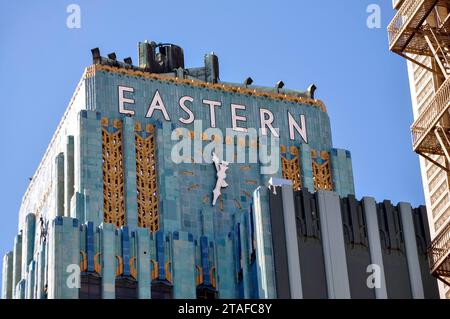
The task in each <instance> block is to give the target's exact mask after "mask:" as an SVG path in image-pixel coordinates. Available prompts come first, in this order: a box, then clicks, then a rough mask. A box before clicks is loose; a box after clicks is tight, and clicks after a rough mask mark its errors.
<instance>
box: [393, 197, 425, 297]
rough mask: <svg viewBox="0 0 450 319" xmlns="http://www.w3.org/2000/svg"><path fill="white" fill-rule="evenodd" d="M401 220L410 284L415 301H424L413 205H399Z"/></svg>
mask: <svg viewBox="0 0 450 319" xmlns="http://www.w3.org/2000/svg"><path fill="white" fill-rule="evenodd" d="M398 208H399V212H400V218H401V221H402V229H403V237H404V240H405V249H406V260H407V262H408V272H409V282H410V284H411V293H412V297H413V298H414V299H424V291H423V283H422V274H421V271H420V264H419V254H418V252H417V242H416V232H415V230H414V221H413V217H412V209H411V205H410V204H408V203H399V204H398Z"/></svg>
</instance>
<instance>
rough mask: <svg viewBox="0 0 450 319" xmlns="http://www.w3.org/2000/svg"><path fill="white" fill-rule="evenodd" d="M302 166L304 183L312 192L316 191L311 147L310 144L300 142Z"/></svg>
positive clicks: (304, 186)
mask: <svg viewBox="0 0 450 319" xmlns="http://www.w3.org/2000/svg"><path fill="white" fill-rule="evenodd" d="M300 166H301V171H302V185H303V188H306V189H307V190H309V191H310V192H314V191H315V190H314V176H313V170H312V157H311V148H310V147H309V145H308V144H300Z"/></svg>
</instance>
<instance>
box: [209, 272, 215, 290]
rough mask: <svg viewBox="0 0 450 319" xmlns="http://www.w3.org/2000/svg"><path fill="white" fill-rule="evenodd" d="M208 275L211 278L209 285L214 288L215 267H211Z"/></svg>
mask: <svg viewBox="0 0 450 319" xmlns="http://www.w3.org/2000/svg"><path fill="white" fill-rule="evenodd" d="M209 276H210V278H211V286H213V287H214V289H215V288H216V267H212V268H211V270H210V272H209Z"/></svg>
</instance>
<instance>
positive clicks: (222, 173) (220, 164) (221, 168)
mask: <svg viewBox="0 0 450 319" xmlns="http://www.w3.org/2000/svg"><path fill="white" fill-rule="evenodd" d="M212 155H213V157H212V160H213V162H214V165H215V166H216V171H217V183H216V187H215V188H214V191H213V196H214V198H213V206H216V202H217V199H218V198H219V197H220V195H222V193H221V192H220V191H221V189H222V188H225V187H228V184H227V182H225V179H226V178H227V174H226V171H227V170H228V165H229V163H228V162H225V161H221V160H220V159H219V157H217V155H216V153H213V154H212Z"/></svg>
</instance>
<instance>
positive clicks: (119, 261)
mask: <svg viewBox="0 0 450 319" xmlns="http://www.w3.org/2000/svg"><path fill="white" fill-rule="evenodd" d="M116 259H117V266H116V276H120V275H122V274H123V259H122V257H121V256H116Z"/></svg>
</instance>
